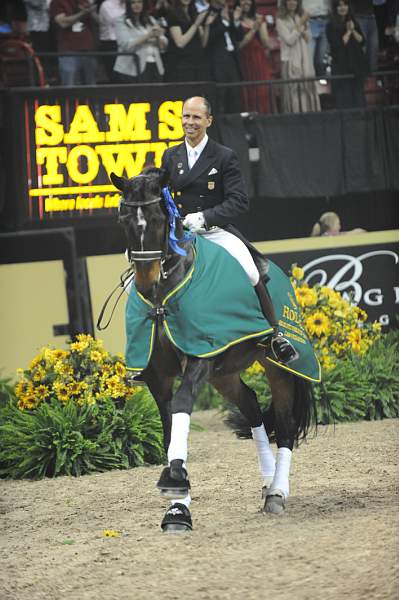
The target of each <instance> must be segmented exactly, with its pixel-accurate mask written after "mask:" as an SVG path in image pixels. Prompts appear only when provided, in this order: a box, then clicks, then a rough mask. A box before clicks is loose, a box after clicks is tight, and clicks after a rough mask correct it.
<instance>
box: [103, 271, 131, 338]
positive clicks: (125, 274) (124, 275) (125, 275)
mask: <svg viewBox="0 0 399 600" xmlns="http://www.w3.org/2000/svg"><path fill="white" fill-rule="evenodd" d="M133 275H134V268H133V267H129V268H128V269H126V270H125V271H123V273H122V274H121V276H120V282H119V283H118V285H117V286H116V287H115V288H114V289H113V290H112V292H111V293H110V294H109V295H108V296H107V298H106V300H105V302H104V304H103V307H102V309H101V310H100V314H99V315H98V319H97V325H96V327H97V329H98V331H104V329H107V327H108V325H109V324H110V323H111V320H112V317H113V316H114V312H115V309H116V306H117V304H118V302H119V300H120V299H121V296H122V294H123V292H124V291H125V288H126V286H127V285H128V284H129V281H128V280H129V278H133ZM120 287H121V288H122V290H121V292H120V294H119V296H118V297H117V299H116V300H115V304H114V306H113V308H112V311H111V314H110V317H109V319H108V321H107V322H106V323H105V325H102V324H101V321H102V320H103V317H104V313H105V310H106V308H107V305H108V302H109V301H110V300H111V298H112V296H113V295H114V294H115V292H116V291H117V290H118V288H120Z"/></svg>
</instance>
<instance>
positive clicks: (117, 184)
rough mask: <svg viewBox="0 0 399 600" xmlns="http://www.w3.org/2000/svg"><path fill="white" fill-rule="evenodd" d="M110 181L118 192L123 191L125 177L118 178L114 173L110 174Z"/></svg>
mask: <svg viewBox="0 0 399 600" xmlns="http://www.w3.org/2000/svg"><path fill="white" fill-rule="evenodd" d="M110 179H111V181H112V183H113V184H114V186H115V187H116V188H117V189H118V190H120V191H121V192H124V191H125V187H126V184H127V181H128V180H127V179H126V177H119V176H118V175H116V173H111V175H110Z"/></svg>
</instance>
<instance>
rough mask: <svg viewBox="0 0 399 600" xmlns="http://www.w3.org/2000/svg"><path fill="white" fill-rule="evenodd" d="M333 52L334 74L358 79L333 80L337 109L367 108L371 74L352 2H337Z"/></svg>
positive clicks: (329, 31) (331, 39) (330, 25)
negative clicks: (367, 84) (366, 88)
mask: <svg viewBox="0 0 399 600" xmlns="http://www.w3.org/2000/svg"><path fill="white" fill-rule="evenodd" d="M327 38H328V41H329V44H330V50H331V58H332V63H331V69H332V71H331V72H332V75H349V74H352V75H354V76H355V77H354V79H333V80H332V82H331V83H332V91H333V95H334V98H335V106H336V108H362V107H365V106H366V96H365V93H364V79H365V74H366V72H367V62H366V54H365V48H364V46H365V44H364V37H363V35H362V32H361V29H360V27H359V24H358V23H357V22H356V20H355V19H354V18H353V16H352V14H351V10H350V7H349V4H348V0H334V4H333V9H332V15H331V19H330V21H329V22H328V24H327Z"/></svg>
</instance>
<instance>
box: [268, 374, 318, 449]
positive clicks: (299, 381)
mask: <svg viewBox="0 0 399 600" xmlns="http://www.w3.org/2000/svg"><path fill="white" fill-rule="evenodd" d="M294 386H295V387H294V406H293V413H294V421H295V432H294V441H295V443H296V445H298V443H299V442H300V441H301V440H304V439H306V436H307V435H308V432H309V431H310V429H311V428H312V427H314V428H315V430H316V429H317V410H316V399H315V396H314V393H313V385H312V383H311V382H310V381H306V380H305V379H303V378H302V377H294ZM263 423H264V425H265V429H266V432H267V435H268V436H269V439H270V440H274V439H275V416H274V409H273V404H271V405H270V406H269V407H268V408H267V409H265V410H264V411H263Z"/></svg>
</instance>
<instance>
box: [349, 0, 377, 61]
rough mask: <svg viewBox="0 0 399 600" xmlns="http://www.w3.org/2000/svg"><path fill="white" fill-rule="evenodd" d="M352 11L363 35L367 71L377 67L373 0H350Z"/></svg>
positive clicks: (375, 23) (375, 22)
mask: <svg viewBox="0 0 399 600" xmlns="http://www.w3.org/2000/svg"><path fill="white" fill-rule="evenodd" d="M351 7H352V13H353V16H354V18H355V19H356V21H357V22H358V24H359V26H360V29H361V32H362V34H363V36H364V40H365V43H366V51H367V65H368V71H369V73H373V72H374V71H376V70H377V68H378V44H379V42H378V28H377V21H376V19H375V15H374V6H373V0H351Z"/></svg>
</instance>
